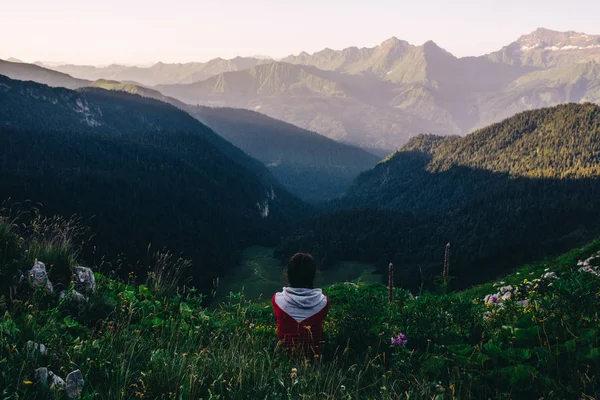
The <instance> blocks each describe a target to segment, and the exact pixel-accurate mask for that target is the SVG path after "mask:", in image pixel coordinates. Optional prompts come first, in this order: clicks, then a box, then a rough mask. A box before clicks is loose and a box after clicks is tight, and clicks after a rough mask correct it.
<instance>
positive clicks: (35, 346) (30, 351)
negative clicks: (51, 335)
mask: <svg viewBox="0 0 600 400" xmlns="http://www.w3.org/2000/svg"><path fill="white" fill-rule="evenodd" d="M37 355H42V356H46V355H48V348H47V347H46V346H44V345H43V344H40V343H35V342H32V341H31V340H29V341H28V342H27V356H28V357H35V356H37Z"/></svg>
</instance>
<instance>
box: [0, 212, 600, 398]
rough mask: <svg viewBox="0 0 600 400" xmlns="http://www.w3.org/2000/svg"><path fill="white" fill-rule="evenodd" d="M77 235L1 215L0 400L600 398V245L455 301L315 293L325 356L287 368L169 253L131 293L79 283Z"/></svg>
mask: <svg viewBox="0 0 600 400" xmlns="http://www.w3.org/2000/svg"><path fill="white" fill-rule="evenodd" d="M76 232H77V227H76V226H75V225H73V223H72V222H71V221H65V220H62V219H60V218H51V219H47V218H40V217H38V218H34V219H31V220H30V221H28V222H27V223H22V221H18V220H14V219H8V218H7V217H6V216H5V217H0V316H1V319H0V396H1V398H2V399H17V398H19V399H24V398H26V399H36V398H37V399H42V398H43V399H45V398H58V399H63V398H82V399H132V398H149V399H400V398H411V399H415V398H416V399H420V398H427V399H455V398H465V399H468V398H495V399H508V398H515V399H518V398H523V399H531V398H545V399H564V398H570V399H575V398H583V399H594V398H598V396H600V338H599V335H598V333H599V329H600V323H599V319H598V310H599V309H600V276H599V275H600V252H599V251H600V241H596V242H594V243H591V244H590V245H588V246H586V247H584V248H581V249H574V250H572V251H570V252H569V253H567V254H565V255H563V256H561V257H558V258H556V259H553V260H547V261H543V262H540V263H537V264H533V265H527V266H524V267H522V268H520V269H518V270H516V271H514V272H513V273H511V274H510V275H508V276H505V277H504V278H502V280H500V281H495V282H490V283H488V284H485V285H482V286H477V287H474V288H471V289H469V290H466V291H461V292H452V291H451V290H450V288H449V287H448V285H441V286H440V288H439V290H438V291H437V292H430V293H420V294H419V295H414V296H413V295H412V294H411V293H409V292H408V291H406V290H403V289H401V288H397V289H395V299H394V301H393V302H391V303H389V302H388V299H387V297H388V291H387V288H386V287H385V286H384V285H381V284H361V283H360V282H359V283H358V284H356V283H353V284H350V283H340V284H335V285H332V286H328V287H326V288H324V292H325V293H326V294H327V295H328V296H329V298H330V301H331V312H330V315H329V316H328V317H327V319H326V323H325V334H326V336H325V340H326V342H325V344H324V354H323V356H322V357H321V358H316V359H312V360H299V359H289V358H288V357H287V356H286V355H285V354H283V353H281V352H280V351H279V349H278V347H277V343H276V334H275V321H274V317H273V315H272V310H271V306H270V304H269V302H264V301H259V302H255V301H249V300H246V299H245V298H244V297H243V296H242V295H236V294H233V295H231V296H230V297H229V298H228V299H227V300H226V301H224V302H222V303H221V304H220V305H219V306H218V307H211V308H210V309H207V308H205V306H204V305H205V304H206V302H205V301H204V300H205V299H204V297H203V296H202V295H201V294H199V293H198V292H197V291H196V290H195V289H193V288H190V287H186V286H184V285H179V286H178V285H176V283H177V281H178V280H179V278H180V275H181V271H182V270H183V268H184V267H185V266H186V265H187V264H186V261H185V260H181V259H176V258H174V257H173V256H171V255H170V254H168V253H157V254H156V257H155V260H156V263H155V265H153V266H150V273H149V274H148V278H147V279H145V282H144V284H141V283H140V281H141V279H140V278H138V277H136V276H134V275H133V274H131V275H130V279H129V280H128V281H123V280H117V279H113V278H111V274H110V273H108V272H107V271H108V269H107V267H106V266H104V265H98V266H90V267H91V268H92V270H93V271H94V272H95V274H94V277H95V282H93V283H94V284H93V285H92V284H91V283H90V282H91V281H90V279H91V277H89V276H87V277H86V275H85V271H86V269H85V268H77V266H78V264H77V257H78V246H79V245H80V244H79V242H78V241H77V240H76V239H75V236H73V235H74V234H75V233H76ZM36 260H37V261H41V262H43V263H44V264H45V266H46V268H47V272H48V274H47V278H48V280H49V281H51V282H52V285H49V284H48V281H46V280H40V279H39V278H43V277H44V276H43V274H42V273H41V272H40V269H39V266H40V264H39V263H37V264H36ZM34 264H35V265H37V267H35V268H32V267H33V266H34ZM36 268H37V269H36ZM113 268H114V266H113ZM19 271H21V272H19ZM451 272H452V271H450V275H451ZM74 274H75V275H74ZM450 282H451V281H450ZM399 334H403V335H405V336H406V339H407V343H406V344H393V343H392V338H394V337H397V336H398V335H399ZM396 343H399V342H398V341H396Z"/></svg>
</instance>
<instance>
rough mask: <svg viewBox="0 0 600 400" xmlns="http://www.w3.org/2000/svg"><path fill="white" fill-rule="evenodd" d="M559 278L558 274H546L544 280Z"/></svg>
mask: <svg viewBox="0 0 600 400" xmlns="http://www.w3.org/2000/svg"><path fill="white" fill-rule="evenodd" d="M555 278H557V276H556V272H548V273H546V274H544V279H555Z"/></svg>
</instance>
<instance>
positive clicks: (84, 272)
mask: <svg viewBox="0 0 600 400" xmlns="http://www.w3.org/2000/svg"><path fill="white" fill-rule="evenodd" d="M75 289H76V290H77V291H78V292H79V293H83V294H85V295H90V294H92V293H94V292H95V291H96V278H95V277H94V272H92V270H91V269H89V268H86V267H75Z"/></svg>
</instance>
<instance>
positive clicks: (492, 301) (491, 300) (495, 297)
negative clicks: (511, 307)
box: [488, 294, 498, 303]
mask: <svg viewBox="0 0 600 400" xmlns="http://www.w3.org/2000/svg"><path fill="white" fill-rule="evenodd" d="M497 302H498V296H496V295H494V294H493V295H491V296H490V298H489V299H488V303H497Z"/></svg>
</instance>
